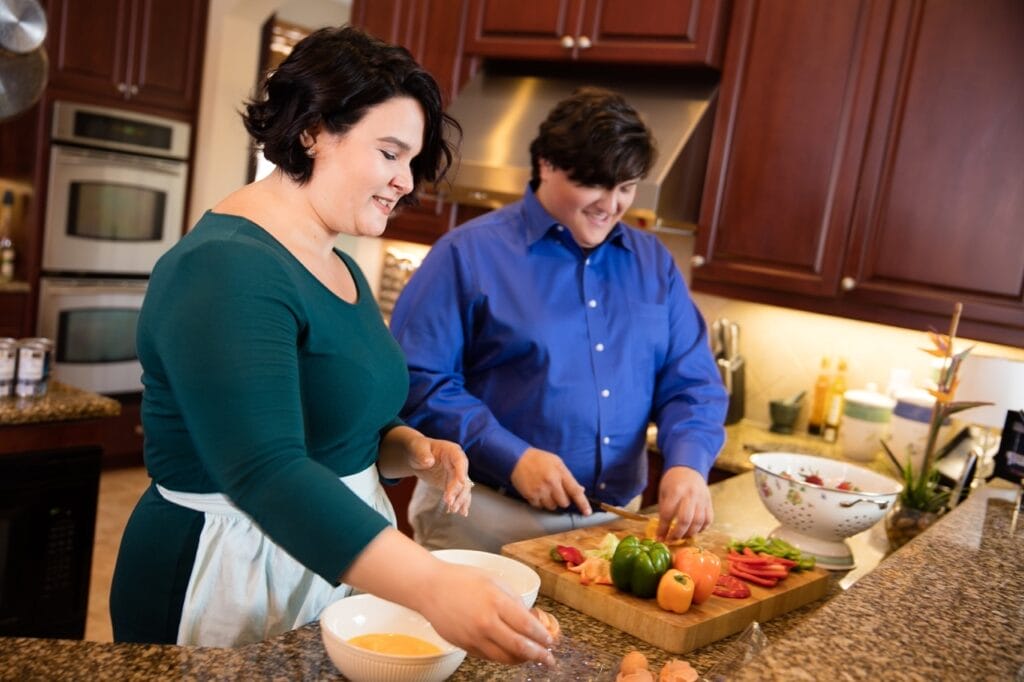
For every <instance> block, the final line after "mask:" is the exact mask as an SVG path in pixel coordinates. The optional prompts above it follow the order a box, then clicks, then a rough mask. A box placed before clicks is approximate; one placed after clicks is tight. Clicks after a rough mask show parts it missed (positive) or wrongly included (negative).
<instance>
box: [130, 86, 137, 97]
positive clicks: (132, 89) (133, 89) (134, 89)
mask: <svg viewBox="0 0 1024 682" xmlns="http://www.w3.org/2000/svg"><path fill="white" fill-rule="evenodd" d="M128 92H129V93H130V94H132V95H137V94H139V86H138V85H133V86H131V87H130V88H128Z"/></svg>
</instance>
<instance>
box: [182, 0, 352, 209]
mask: <svg viewBox="0 0 1024 682" xmlns="http://www.w3.org/2000/svg"><path fill="white" fill-rule="evenodd" d="M274 12H277V15H278V17H279V18H281V19H283V20H285V21H288V22H291V23H294V24H299V25H302V26H308V27H309V28H319V27H321V26H327V25H334V26H338V25H341V24H344V23H345V22H347V21H348V19H349V16H350V14H351V0H211V1H210V9H209V18H208V21H207V28H206V59H205V62H204V64H203V82H202V89H201V93H200V100H199V117H198V122H197V129H196V134H197V138H196V152H195V158H194V159H193V161H192V197H191V201H190V204H189V212H188V223H189V226H191V225H193V224H195V222H196V221H197V220H199V218H200V217H201V216H202V214H203V212H205V211H206V210H207V209H209V208H210V207H211V206H213V205H214V204H216V203H217V202H218V201H220V200H221V199H222V198H223V197H225V196H227V195H228V194H230V193H231V192H233V191H234V190H236V189H238V188H239V187H241V186H242V185H244V184H245V181H246V179H247V177H246V175H247V172H248V169H249V159H248V153H249V136H248V134H247V133H246V132H245V127H244V126H243V125H242V119H241V117H240V116H239V112H240V111H241V110H242V107H243V102H244V101H245V100H246V99H248V98H249V97H250V96H251V95H252V94H253V90H254V89H255V85H256V77H257V71H258V69H259V57H260V54H259V53H260V29H261V27H262V26H263V23H264V22H265V21H266V20H267V18H268V17H269V16H270V15H271V14H273V13H274Z"/></svg>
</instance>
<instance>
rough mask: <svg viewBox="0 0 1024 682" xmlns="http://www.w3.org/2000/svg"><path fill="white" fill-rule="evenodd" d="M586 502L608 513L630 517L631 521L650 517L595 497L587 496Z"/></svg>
mask: <svg viewBox="0 0 1024 682" xmlns="http://www.w3.org/2000/svg"><path fill="white" fill-rule="evenodd" d="M587 502H589V503H590V506H591V507H596V508H597V509H600V510H601V511H605V512H608V513H609V514H615V515H616V516H621V517H622V518H624V519H632V520H633V521H648V520H649V519H650V518H651V517H650V516H645V515H644V514H639V513H637V512H633V511H629V510H628V509H623V508H622V507H616V506H615V505H611V504H608V503H607V502H602V501H601V500H599V499H597V498H595V497H588V498H587Z"/></svg>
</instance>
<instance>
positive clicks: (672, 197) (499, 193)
mask: <svg viewBox="0 0 1024 682" xmlns="http://www.w3.org/2000/svg"><path fill="white" fill-rule="evenodd" d="M672 80H673V81H675V79H672ZM581 85H598V86H602V87H606V88H609V89H611V90H614V91H616V92H619V93H621V94H622V95H623V96H624V97H625V98H626V99H627V101H628V102H629V103H630V104H631V105H632V106H633V107H634V108H635V109H636V110H637V111H638V112H639V113H640V116H641V117H642V118H643V120H644V122H645V123H646V124H647V126H648V127H649V128H650V129H651V131H652V132H653V133H654V137H655V140H656V146H657V150H658V157H657V160H656V162H655V164H654V167H653V168H652V169H651V172H650V173H649V174H648V175H647V177H646V178H645V179H644V180H643V181H642V182H641V183H640V185H639V187H638V188H637V193H636V200H635V202H634V204H633V208H632V209H631V210H630V212H629V213H628V214H627V217H626V219H627V222H630V223H631V224H634V225H638V226H641V227H649V228H654V229H658V228H662V227H668V228H682V229H684V230H692V229H693V228H694V227H695V225H696V222H697V213H698V210H699V206H700V196H701V191H702V189H703V185H704V171H705V167H706V164H707V155H708V147H709V144H710V140H711V126H712V122H713V119H714V104H715V101H716V99H717V86H716V85H715V84H714V83H708V82H689V83H680V82H666V80H665V79H663V80H662V81H661V82H658V83H653V82H651V83H643V82H638V81H636V80H632V81H625V80H621V79H620V80H618V81H615V80H600V81H595V80H594V79H593V78H589V79H586V80H583V79H580V78H578V77H571V76H570V77H565V76H557V77H550V76H545V77H537V76H529V75H525V76H524V75H507V74H488V73H481V74H478V75H477V76H476V77H475V78H474V79H473V80H472V81H471V82H470V83H469V84H468V85H467V86H466V87H465V88H464V89H463V90H462V92H460V93H459V95H458V97H457V98H456V99H455V101H454V102H453V103H452V104H451V106H450V108H449V113H451V115H452V116H454V117H455V119H456V120H458V122H459V123H460V125H462V130H463V138H462V146H461V162H460V164H459V166H458V167H457V172H456V173H455V177H454V179H453V180H452V187H451V190H450V191H451V194H452V198H453V199H454V200H455V201H458V202H459V203H466V204H473V205H477V206H486V207H490V208H496V207H498V206H501V205H504V204H507V203H509V202H511V201H515V200H517V199H519V198H520V197H521V196H522V194H523V191H524V189H525V188H526V185H527V183H528V182H529V180H530V142H531V141H532V140H533V138H534V137H536V135H537V130H538V127H539V126H540V123H541V122H542V121H543V120H544V118H545V117H546V116H547V114H548V112H549V111H550V110H551V109H552V108H553V107H554V106H555V104H556V103H557V102H559V101H560V100H562V99H563V98H565V97H566V96H568V95H569V94H570V93H572V91H573V90H574V89H576V88H577V87H579V86H581Z"/></svg>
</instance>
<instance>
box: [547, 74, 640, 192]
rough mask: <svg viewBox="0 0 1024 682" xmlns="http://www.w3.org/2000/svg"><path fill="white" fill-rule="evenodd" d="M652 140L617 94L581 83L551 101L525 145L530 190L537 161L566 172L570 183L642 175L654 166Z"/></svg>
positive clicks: (600, 183)
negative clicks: (578, 86) (562, 98)
mask: <svg viewBox="0 0 1024 682" xmlns="http://www.w3.org/2000/svg"><path fill="white" fill-rule="evenodd" d="M655 155H656V152H655V149H654V138H653V137H652V136H651V131H650V130H648V128H647V126H646V125H644V122H643V121H642V120H640V115H639V114H637V112H636V110H635V109H633V107H631V106H629V104H627V103H626V100H625V99H624V98H623V97H622V96H621V95H619V94H618V93H615V92H612V91H610V90H605V89H603V88H595V87H583V88H579V89H577V90H576V91H575V92H573V94H572V95H570V96H569V97H567V98H566V99H564V100H562V101H561V102H559V103H558V104H557V105H555V108H554V109H552V110H551V112H550V113H549V114H548V117H547V118H546V119H545V120H544V122H543V123H541V124H540V132H539V133H538V134H537V137H536V138H534V140H533V142H531V143H530V164H531V166H532V171H533V174H532V176H531V180H530V182H531V185H532V186H533V188H534V189H536V188H537V186H538V184H539V183H540V161H541V160H542V159H543V160H545V161H547V162H548V163H550V164H551V165H552V166H554V167H555V168H558V169H559V170H562V171H565V172H566V173H567V174H568V176H569V179H570V180H572V181H573V182H576V183H579V184H581V185H586V186H590V187H606V188H608V189H611V188H612V187H615V186H616V185H618V184H619V183H622V182H625V181H627V180H632V179H634V178H642V177H644V176H645V175H647V172H648V171H650V169H651V166H652V165H653V164H654V158H655Z"/></svg>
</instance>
